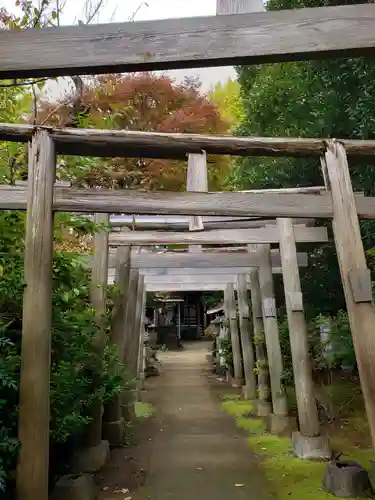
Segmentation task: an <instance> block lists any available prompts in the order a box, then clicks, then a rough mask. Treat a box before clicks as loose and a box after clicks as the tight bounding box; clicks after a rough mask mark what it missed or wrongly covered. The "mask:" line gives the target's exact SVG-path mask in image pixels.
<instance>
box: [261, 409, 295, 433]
mask: <svg viewBox="0 0 375 500" xmlns="http://www.w3.org/2000/svg"><path fill="white" fill-rule="evenodd" d="M266 426H267V431H268V432H269V433H270V434H274V435H275V436H288V437H289V436H291V435H292V433H293V432H294V431H295V430H297V420H296V419H295V418H294V417H290V416H289V415H275V414H274V413H271V414H270V415H268V416H267V417H266Z"/></svg>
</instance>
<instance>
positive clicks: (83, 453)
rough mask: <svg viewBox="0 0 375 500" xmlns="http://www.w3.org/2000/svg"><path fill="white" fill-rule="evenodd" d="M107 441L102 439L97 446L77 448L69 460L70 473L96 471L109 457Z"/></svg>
mask: <svg viewBox="0 0 375 500" xmlns="http://www.w3.org/2000/svg"><path fill="white" fill-rule="evenodd" d="M109 453H110V452H109V442H108V441H102V442H101V443H99V444H98V445H97V446H92V447H91V448H83V449H81V450H78V451H77V452H76V453H75V455H74V457H73V460H72V462H71V472H72V474H79V473H82V472H86V473H87V472H90V473H93V472H98V471H99V470H100V469H102V468H103V467H104V466H105V464H106V463H107V461H108V459H109Z"/></svg>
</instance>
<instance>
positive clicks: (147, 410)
mask: <svg viewBox="0 0 375 500" xmlns="http://www.w3.org/2000/svg"><path fill="white" fill-rule="evenodd" d="M134 411H135V416H136V417H137V418H149V417H151V416H152V414H153V413H154V409H153V407H152V405H151V404H150V403H142V402H141V401H137V402H136V403H135V406H134Z"/></svg>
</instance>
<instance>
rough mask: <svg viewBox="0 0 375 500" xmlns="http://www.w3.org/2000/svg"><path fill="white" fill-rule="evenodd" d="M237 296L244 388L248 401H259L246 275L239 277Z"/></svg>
mask: <svg viewBox="0 0 375 500" xmlns="http://www.w3.org/2000/svg"><path fill="white" fill-rule="evenodd" d="M237 296H238V309H239V325H240V334H241V344H242V356H243V367H244V375H245V385H244V387H243V391H244V396H245V398H246V399H251V400H253V401H255V400H256V399H257V383H256V376H255V371H254V370H255V356H254V349H253V340H252V328H251V321H250V309H249V297H248V292H247V279H246V275H245V274H241V275H239V276H238V277H237Z"/></svg>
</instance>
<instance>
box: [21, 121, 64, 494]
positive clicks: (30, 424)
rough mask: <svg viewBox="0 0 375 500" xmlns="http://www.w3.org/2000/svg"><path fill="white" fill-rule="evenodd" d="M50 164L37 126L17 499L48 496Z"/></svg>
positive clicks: (49, 147) (48, 143)
mask: <svg viewBox="0 0 375 500" xmlns="http://www.w3.org/2000/svg"><path fill="white" fill-rule="evenodd" d="M55 168H56V154H55V147H54V144H53V141H52V139H51V138H50V137H49V135H48V133H47V132H46V131H44V130H41V131H37V132H36V133H35V135H34V136H33V139H32V143H31V146H30V148H29V170H28V198H27V218H26V233H25V284H26V286H25V293H24V302H23V317H22V350H21V381H20V409H19V430H18V435H19V439H20V442H21V448H20V453H19V458H18V468H17V500H34V499H36V498H38V500H47V499H48V472H49V439H50V437H49V422H50V369H51V332H52V258H53V211H52V203H53V184H54V181H55Z"/></svg>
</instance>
